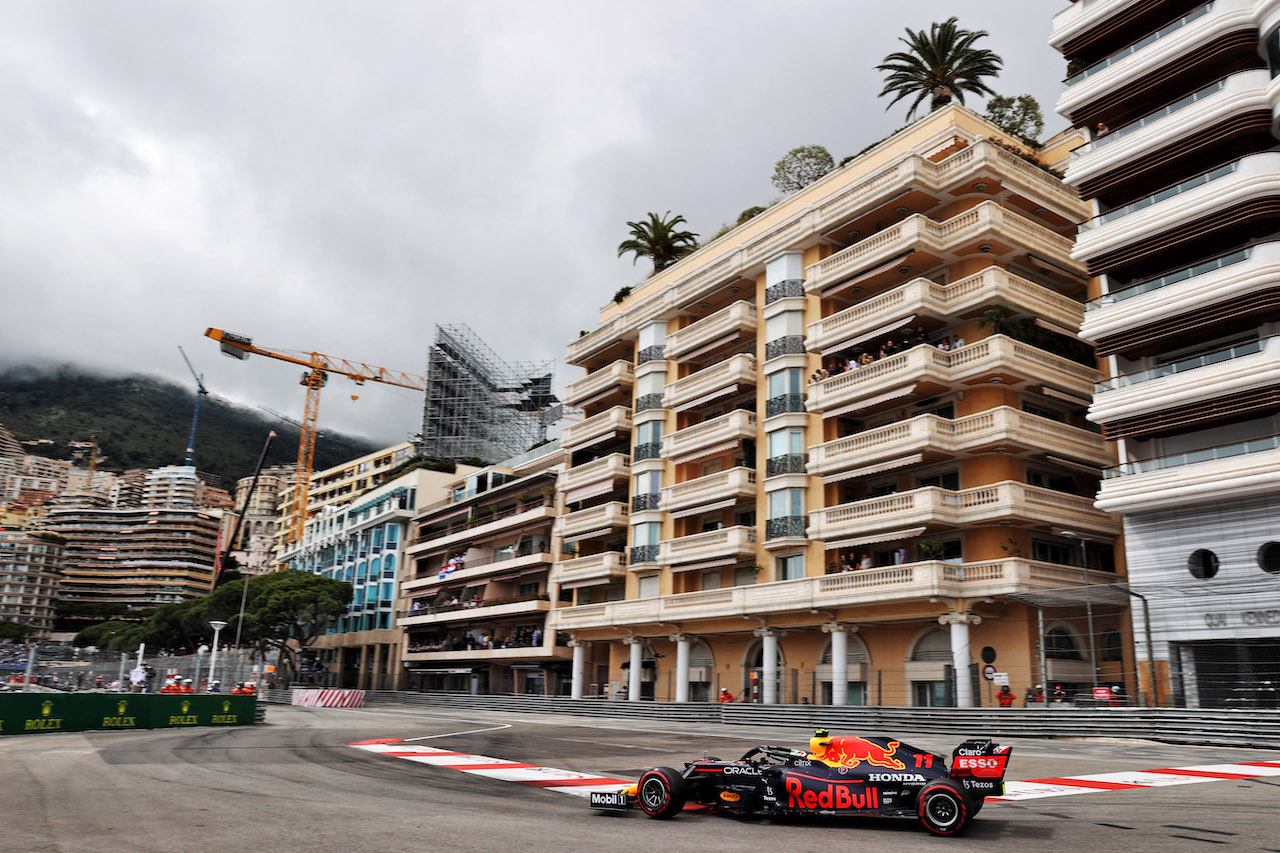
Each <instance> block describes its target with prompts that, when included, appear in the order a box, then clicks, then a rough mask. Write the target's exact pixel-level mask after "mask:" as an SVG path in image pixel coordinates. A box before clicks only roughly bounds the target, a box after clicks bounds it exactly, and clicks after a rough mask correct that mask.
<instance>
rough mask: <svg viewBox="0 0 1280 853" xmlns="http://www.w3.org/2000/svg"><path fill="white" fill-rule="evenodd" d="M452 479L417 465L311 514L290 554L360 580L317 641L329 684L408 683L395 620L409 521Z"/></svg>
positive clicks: (296, 562) (297, 562)
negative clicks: (343, 610)
mask: <svg viewBox="0 0 1280 853" xmlns="http://www.w3.org/2000/svg"><path fill="white" fill-rule="evenodd" d="M451 479H453V476H452V475H451V474H445V473H442V472H439V471H429V470H427V469H425V468H417V469H415V470H413V471H409V472H407V473H405V474H401V475H400V476H399V477H396V478H395V479H393V480H390V481H388V482H386V483H383V484H382V485H380V486H378V487H376V488H373V489H368V490H366V491H365V492H363V493H361V494H360V495H359V496H357V497H355V498H354V499H352V500H350V501H349V502H347V503H345V504H343V505H340V506H337V505H330V506H326V507H324V508H323V509H321V510H320V512H318V513H317V514H316V515H314V516H313V517H312V518H310V519H309V520H308V521H307V525H306V532H305V535H304V536H303V540H302V542H301V543H300V544H299V545H295V546H293V547H292V548H291V549H290V550H289V551H287V552H285V553H284V554H283V555H282V559H283V560H286V561H288V562H289V563H290V564H291V566H292V568H295V569H301V570H303V571H309V572H312V573H314V574H318V575H323V576H324V577H327V578H333V579H335V580H341V581H347V582H348V583H350V584H352V586H353V587H354V590H353V591H354V596H353V598H352V601H351V603H350V604H349V605H348V606H347V613H346V615H345V616H343V617H341V618H340V619H339V620H338V621H337V624H335V625H334V626H333V627H331V628H330V629H329V631H328V632H327V633H326V634H324V635H323V636H321V637H319V638H318V639H317V640H316V641H315V642H314V643H313V644H312V645H311V648H312V649H313V650H316V651H317V652H318V659H317V660H316V664H318V667H317V669H320V668H322V669H323V670H324V671H325V672H328V673H330V675H329V676H328V677H327V678H326V682H327V683H328V684H332V685H333V686H339V687H352V688H357V689H369V690H400V689H402V688H403V685H404V668H403V666H402V665H401V647H402V646H403V642H402V640H403V632H402V631H400V630H399V629H398V628H397V627H396V625H395V608H396V604H397V599H398V595H399V587H398V581H399V580H400V578H402V577H403V576H404V571H403V567H404V565H405V549H406V546H407V544H408V540H409V535H408V534H409V524H410V520H411V519H412V518H413V516H414V515H415V513H416V512H417V510H418V509H419V508H420V507H422V506H424V505H427V504H434V503H438V502H439V500H440V499H441V498H443V497H444V496H445V495H446V494H447V493H448V492H447V491H446V488H445V487H446V483H448V481H449V480H451Z"/></svg>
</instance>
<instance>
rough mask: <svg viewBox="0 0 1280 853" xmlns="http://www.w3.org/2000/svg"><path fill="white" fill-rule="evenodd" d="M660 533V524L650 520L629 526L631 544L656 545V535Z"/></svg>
mask: <svg viewBox="0 0 1280 853" xmlns="http://www.w3.org/2000/svg"><path fill="white" fill-rule="evenodd" d="M661 535H662V524H660V523H659V522H656V521H651V522H648V523H646V524H636V525H633V526H632V528H631V544H632V545H657V544H658V537H659V536H661Z"/></svg>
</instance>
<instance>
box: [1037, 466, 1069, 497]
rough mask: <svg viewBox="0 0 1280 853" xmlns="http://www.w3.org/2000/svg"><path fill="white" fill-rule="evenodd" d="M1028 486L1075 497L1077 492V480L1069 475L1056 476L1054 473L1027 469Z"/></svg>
mask: <svg viewBox="0 0 1280 853" xmlns="http://www.w3.org/2000/svg"><path fill="white" fill-rule="evenodd" d="M1027 485H1028V486H1039V487H1040V488H1042V489H1052V490H1053V491H1055V492H1062V493H1064V494H1068V495H1074V494H1076V491H1077V489H1076V481H1075V478H1074V477H1072V476H1070V475H1069V474H1056V473H1054V472H1052V471H1043V470H1037V469H1034V468H1028V469H1027Z"/></svg>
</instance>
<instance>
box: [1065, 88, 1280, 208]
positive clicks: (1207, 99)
mask: <svg viewBox="0 0 1280 853" xmlns="http://www.w3.org/2000/svg"><path fill="white" fill-rule="evenodd" d="M1270 82H1271V76H1270V75H1269V74H1268V73H1267V72H1266V71H1242V72H1240V73H1237V74H1232V75H1231V76H1230V77H1226V78H1224V79H1221V80H1218V81H1216V82H1214V83H1211V84H1210V85H1208V86H1205V87H1203V88H1201V89H1199V90H1197V91H1195V92H1192V93H1191V94H1189V95H1186V96H1184V97H1182V98H1179V99H1178V100H1176V101H1174V102H1173V103H1171V104H1168V105H1166V106H1164V107H1161V108H1160V109H1158V110H1156V111H1154V112H1151V113H1148V114H1147V115H1145V116H1142V117H1141V118H1139V119H1136V120H1134V121H1131V122H1129V123H1128V124H1125V125H1122V126H1120V127H1117V128H1113V129H1112V130H1111V131H1110V132H1109V133H1107V134H1106V135H1104V136H1100V137H1097V138H1095V139H1094V140H1093V141H1092V142H1089V143H1087V144H1085V145H1082V146H1080V147H1079V148H1077V149H1075V150H1074V151H1073V152H1072V153H1071V163H1070V165H1069V167H1068V169H1067V176H1066V181H1067V182H1068V183H1069V184H1071V185H1072V186H1077V187H1078V186H1082V185H1085V184H1087V183H1089V182H1090V181H1094V180H1096V179H1098V178H1101V177H1102V176H1103V175H1105V174H1107V173H1108V172H1111V171H1113V170H1115V169H1116V168H1118V167H1120V166H1123V165H1125V164H1127V163H1135V162H1142V161H1143V160H1144V159H1145V158H1149V157H1150V156H1151V155H1152V154H1154V153H1155V152H1157V151H1160V150H1162V149H1165V148H1167V147H1168V146H1170V145H1172V144H1173V143H1175V142H1177V141H1178V140H1180V139H1185V138H1187V137H1190V136H1193V135H1194V134H1196V133H1198V132H1200V131H1204V130H1207V129H1209V128H1210V127H1213V126H1215V125H1217V124H1219V123H1220V122H1221V121H1223V120H1224V119H1227V118H1230V117H1231V116H1234V115H1240V114H1243V113H1248V112H1253V111H1257V110H1270V104H1269V102H1268V99H1267V90H1268V84H1269V83H1270ZM1121 139H1124V140H1125V142H1124V144H1123V145H1117V144H1116V143H1117V142H1118V141H1119V140H1121Z"/></svg>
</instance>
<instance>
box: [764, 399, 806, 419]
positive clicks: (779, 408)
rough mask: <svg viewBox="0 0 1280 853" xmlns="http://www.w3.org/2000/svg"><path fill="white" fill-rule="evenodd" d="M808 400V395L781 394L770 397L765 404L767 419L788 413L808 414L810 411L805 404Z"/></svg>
mask: <svg viewBox="0 0 1280 853" xmlns="http://www.w3.org/2000/svg"><path fill="white" fill-rule="evenodd" d="M808 399H809V395H808V394H779V395H778V396H777V397H770V398H769V399H768V400H767V401H766V402H765V404H764V411H765V417H766V418H772V417H774V416H775V415H785V414H787V413H788V412H806V411H808V410H807V409H806V408H805V402H806V401H807V400H808Z"/></svg>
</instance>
